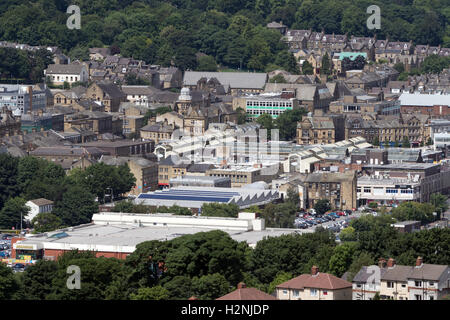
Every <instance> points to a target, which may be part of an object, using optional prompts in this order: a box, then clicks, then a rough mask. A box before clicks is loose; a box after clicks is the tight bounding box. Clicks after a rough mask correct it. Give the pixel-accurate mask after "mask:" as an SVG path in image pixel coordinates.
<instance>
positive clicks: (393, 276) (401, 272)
mask: <svg viewBox="0 0 450 320" xmlns="http://www.w3.org/2000/svg"><path fill="white" fill-rule="evenodd" d="M412 268H414V267H410V266H401V265H397V264H396V265H395V266H394V267H392V268H387V270H386V272H384V274H383V275H382V276H381V280H384V281H401V282H406V281H408V280H407V279H408V274H409V273H410V272H411V269H412Z"/></svg>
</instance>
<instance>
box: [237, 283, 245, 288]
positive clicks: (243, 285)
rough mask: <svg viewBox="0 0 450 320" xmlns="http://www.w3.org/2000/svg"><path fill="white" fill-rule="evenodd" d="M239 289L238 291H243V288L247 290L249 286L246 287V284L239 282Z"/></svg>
mask: <svg viewBox="0 0 450 320" xmlns="http://www.w3.org/2000/svg"><path fill="white" fill-rule="evenodd" d="M237 288H238V289H243V288H247V286H246V285H245V283H243V282H239V283H238V285H237Z"/></svg>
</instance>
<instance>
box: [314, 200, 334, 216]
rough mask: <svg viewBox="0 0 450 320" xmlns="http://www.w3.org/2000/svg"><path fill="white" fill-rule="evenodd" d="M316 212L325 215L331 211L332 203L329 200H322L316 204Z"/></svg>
mask: <svg viewBox="0 0 450 320" xmlns="http://www.w3.org/2000/svg"><path fill="white" fill-rule="evenodd" d="M314 210H316V213H317V214H319V215H322V214H324V213H325V212H327V211H328V210H331V205H330V201H329V200H328V199H320V200H319V201H317V202H316V203H315V204H314Z"/></svg>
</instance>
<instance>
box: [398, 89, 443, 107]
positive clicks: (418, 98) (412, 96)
mask: <svg viewBox="0 0 450 320" xmlns="http://www.w3.org/2000/svg"><path fill="white" fill-rule="evenodd" d="M399 100H400V103H401V105H402V106H436V105H443V106H449V105H450V95H446V94H421V93H407V92H404V93H402V94H401V95H400V98H399Z"/></svg>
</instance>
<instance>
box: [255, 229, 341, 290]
mask: <svg viewBox="0 0 450 320" xmlns="http://www.w3.org/2000/svg"><path fill="white" fill-rule="evenodd" d="M335 245H336V243H335V237H334V235H333V234H332V233H331V232H330V231H328V230H324V229H323V228H318V229H317V230H316V232H314V233H304V234H289V235H281V236H279V237H267V238H264V239H262V240H260V241H258V243H257V244H256V247H255V249H254V250H253V251H252V254H251V259H250V262H251V263H250V267H249V268H250V270H252V272H253V274H254V275H255V276H256V277H257V278H258V280H259V281H260V282H261V283H270V282H272V281H273V280H274V279H275V277H276V275H277V274H278V273H279V272H281V271H284V272H288V273H291V274H302V273H305V272H309V270H310V267H311V266H310V262H311V261H312V260H313V259H314V260H322V259H323V257H324V256H325V257H326V256H327V255H328V254H329V252H328V253H327V250H325V247H328V246H329V247H331V248H333V247H334V246H335ZM324 253H325V254H324ZM328 256H329V255H328Z"/></svg>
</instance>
